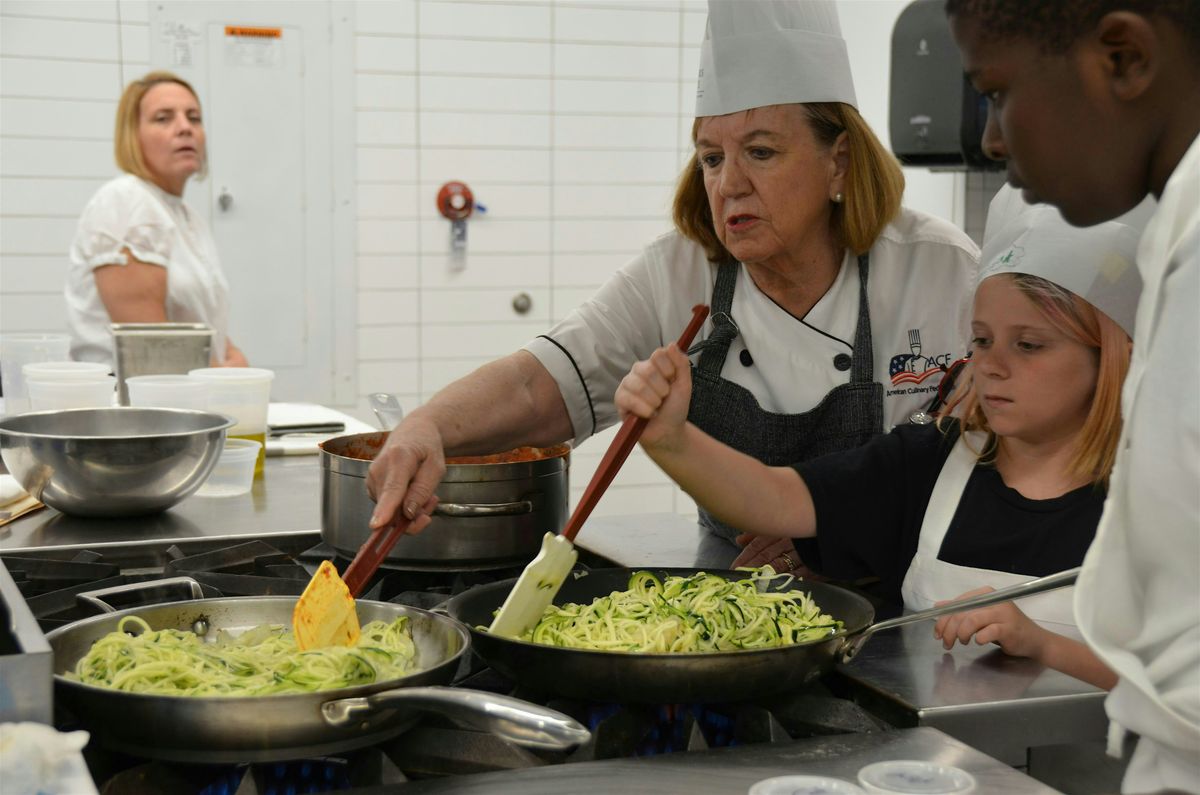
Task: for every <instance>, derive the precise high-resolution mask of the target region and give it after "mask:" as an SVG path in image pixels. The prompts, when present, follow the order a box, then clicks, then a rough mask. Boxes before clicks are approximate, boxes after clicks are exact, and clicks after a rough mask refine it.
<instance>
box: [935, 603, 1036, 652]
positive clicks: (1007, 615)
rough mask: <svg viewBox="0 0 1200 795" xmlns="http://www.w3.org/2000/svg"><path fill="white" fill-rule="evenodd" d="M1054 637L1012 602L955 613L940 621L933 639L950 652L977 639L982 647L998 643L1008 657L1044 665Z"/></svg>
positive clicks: (943, 617)
mask: <svg viewBox="0 0 1200 795" xmlns="http://www.w3.org/2000/svg"><path fill="white" fill-rule="evenodd" d="M994 590H995V588H991V587H988V586H984V587H982V588H976V589H975V590H973V591H967V592H966V593H964V594H960V595H959V596H957V597H955V598H954V599H948V600H946V601H944V602H938V603H937V606H938V607H940V606H941V605H945V604H950V603H952V602H957V601H959V600H960V599H966V598H968V597H971V596H978V595H980V594H985V593H990V592H992V591H994ZM1050 635H1051V633H1050V631H1049V630H1047V629H1043V628H1042V627H1039V626H1038V625H1037V624H1036V623H1035V622H1034V621H1033V620H1032V619H1031V618H1029V616H1027V615H1025V614H1024V613H1022V612H1021V609H1020V608H1018V607H1017V606H1016V605H1014V604H1013V603H1012V602H1004V603H1002V604H998V605H992V606H991V607H981V608H979V609H978V610H968V611H967V612H965V613H951V614H950V615H946V616H942V617H941V618H939V619H938V620H937V623H936V624H935V625H934V627H933V636H934V637H935V638H938V639H940V640H941V641H942V645H943V646H944V647H945V648H947V649H951V648H953V647H954V643H955V642H956V641H957V642H959V643H962V644H963V645H964V646H966V645H967V644H968V643H970V641H971V639H972V638H974V639H975V643H977V644H979V645H980V646H982V645H983V644H985V643H995V644H996V645H997V646H999V647H1000V648H1001V649H1003V650H1004V653H1005V654H1011V655H1012V656H1014V657H1029V658H1032V659H1034V660H1037V661H1039V662H1042V661H1043V660H1042V657H1043V655H1044V651H1045V648H1046V643H1047V639H1048V638H1049V637H1050Z"/></svg>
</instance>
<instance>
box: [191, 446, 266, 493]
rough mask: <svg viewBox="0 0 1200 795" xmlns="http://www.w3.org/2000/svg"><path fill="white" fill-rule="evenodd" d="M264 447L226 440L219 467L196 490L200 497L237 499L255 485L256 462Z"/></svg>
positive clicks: (214, 468) (215, 467) (218, 462)
mask: <svg viewBox="0 0 1200 795" xmlns="http://www.w3.org/2000/svg"><path fill="white" fill-rule="evenodd" d="M261 448H262V445H261V444H259V443H258V442H254V441H251V440H249V439H226V440H225V448H224V449H223V450H222V451H221V457H220V458H218V459H217V465H216V466H214V467H213V471H212V473H211V474H209V476H208V480H206V481H204V485H203V486H201V487H200V488H199V489H197V490H196V495H197V496H199V497H236V496H237V495H239V494H246V493H247V492H249V491H250V487H251V486H253V485H254V462H255V461H257V460H258V453H259V451H260V449H261Z"/></svg>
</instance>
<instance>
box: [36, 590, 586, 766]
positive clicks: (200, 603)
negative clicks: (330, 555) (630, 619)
mask: <svg viewBox="0 0 1200 795" xmlns="http://www.w3.org/2000/svg"><path fill="white" fill-rule="evenodd" d="M178 579H182V580H185V581H187V578H178ZM159 582H160V583H161V582H162V581H159ZM192 584H193V585H195V589H194V590H195V592H196V593H197V594H199V591H200V589H199V585H196V584H195V583H194V581H192ZM126 587H128V586H126ZM109 593H111V589H110V591H109ZM93 601H94V600H93ZM295 603H296V600H295V597H288V596H262V597H229V598H221V599H197V600H193V601H187V602H173V603H170V604H162V605H154V606H149V607H146V606H142V607H135V608H129V609H126V610H120V611H115V612H109V613H105V614H104V615H99V616H94V617H92V618H87V619H83V620H82V621H77V622H75V623H73V624H69V625H67V626H65V627H60V628H58V629H55V630H53V631H52V632H50V633H49V634H48V635H47V636H46V637H47V640H48V641H49V642H50V645H51V647H52V649H53V651H54V672H55V675H54V679H55V689H56V693H57V698H58V699H59V701H60V703H62V704H64V705H66V706H67V707H68V709H70V710H71V712H73V713H74V714H75V715H76V716H77V717H78V718H79V719H80V720H81V721H82V722H83V724H84V727H85V728H87V729H88V730H89V731H91V732H92V736H93V738H94V739H96V740H98V741H99V742H101V743H102V744H104V745H106V746H109V747H111V748H114V749H117V750H120V751H123V752H126V753H130V754H134V755H138V756H148V757H153V758H159V759H170V760H175V761H182V762H203V763H218V762H220V763H225V762H267V761H278V760H284V759H299V758H306V757H313V756H322V755H328V754H332V753H338V752H342V751H347V750H351V749H354V748H361V747H365V746H369V745H374V744H375V743H378V742H380V741H382V740H384V739H387V738H390V737H393V736H395V735H397V734H399V733H401V732H403V731H406V730H407V729H409V728H410V727H411V726H413V724H415V723H416V722H417V720H418V719H419V717H420V715H421V713H423V712H426V711H436V712H439V713H442V714H446V715H448V716H449V717H451V718H453V719H454V720H456V721H459V722H465V723H468V724H470V725H472V726H474V727H476V728H480V729H483V730H485V731H490V732H493V733H495V734H498V735H500V736H502V737H504V738H505V739H507V740H509V741H511V742H514V743H517V744H520V745H523V746H526V747H532V748H559V749H561V748H571V747H573V746H575V745H578V744H580V743H582V742H584V741H585V740H587V738H588V737H589V733H588V731H587V729H585V728H584V727H583V726H581V725H580V724H579V723H577V722H576V721H574V720H573V719H571V718H570V717H569V716H567V715H563V714H562V713H559V712H555V711H554V710H549V709H545V708H543V707H539V706H536V705H534V704H529V703H527V702H524V701H520V700H518V699H515V698H509V697H507V696H497V695H493V694H491V693H485V692H481V691H475V690H468V689H465V688H450V687H440V686H439V685H445V684H447V683H448V682H450V680H451V679H452V678H453V676H454V673H455V671H456V670H457V669H458V665H459V662H460V661H461V659H462V656H463V655H464V654H466V653H467V650H468V649H469V647H470V638H469V635H468V634H467V630H466V628H464V627H463V626H462V625H461V624H459V623H458V622H457V621H454V620H453V619H450V618H447V617H446V616H442V615H436V614H433V613H430V612H427V611H425V610H418V609H416V608H413V607H406V606H404V605H395V604H389V603H386V602H368V601H359V602H358V603H357V606H358V616H359V620H360V621H362V622H363V623H364V624H365V623H366V622H368V621H375V620H382V621H391V620H394V619H395V618H397V617H399V616H408V617H409V625H410V626H411V628H412V635H413V640H414V642H415V643H416V647H417V662H418V664H419V666H420V668H419V670H418V671H417V672H416V673H413V674H410V675H408V676H405V677H403V678H401V679H394V680H391V681H386V682H376V683H374V684H370V685H361V686H358V687H348V688H340V689H337V690H327V691H324V692H320V693H305V694H298V695H277V696H253V697H241V698H238V697H232V698H231V697H221V698H197V697H186V696H158V695H144V694H139V693H125V692H122V691H119V690H112V689H108V688H103V687H96V686H93V685H86V684H82V683H80V682H76V681H72V680H70V679H68V678H66V677H65V676H64V675H63V674H65V673H66V672H67V671H70V670H73V669H74V667H75V664H76V663H77V662H78V661H79V659H80V658H81V657H83V656H84V655H86V654H87V652H88V650H89V649H91V647H92V644H93V643H95V641H96V640H98V639H99V638H101V637H103V636H104V635H106V634H108V633H109V632H112V631H114V630H116V628H117V624H118V622H119V621H120V620H121V619H122V618H123V617H125V616H127V615H137V616H140V617H141V618H142V619H144V620H145V621H146V622H147V623H148V624H150V626H151V627H152V628H154V629H166V628H173V629H181V630H191V631H194V632H196V633H197V634H200V635H202V636H209V637H215V636H216V632H217V630H219V629H224V630H227V631H230V632H233V633H235V634H236V633H238V632H242V631H245V630H247V629H250V628H252V627H255V626H258V625H260V624H284V625H289V624H290V623H291V618H292V608H293V607H294V605H295ZM109 609H110V610H111V608H109Z"/></svg>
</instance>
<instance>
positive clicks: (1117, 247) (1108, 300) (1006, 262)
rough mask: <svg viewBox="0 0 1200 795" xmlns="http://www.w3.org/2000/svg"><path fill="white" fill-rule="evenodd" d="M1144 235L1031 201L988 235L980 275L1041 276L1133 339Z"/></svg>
mask: <svg viewBox="0 0 1200 795" xmlns="http://www.w3.org/2000/svg"><path fill="white" fill-rule="evenodd" d="M989 220H990V219H989ZM1139 237H1140V235H1139V233H1138V232H1137V230H1135V229H1133V228H1132V227H1130V226H1127V225H1125V224H1121V223H1117V222H1115V221H1108V222H1107V223H1103V224H1097V225H1095V226H1089V227H1085V228H1080V227H1077V226H1071V225H1070V224H1069V223H1067V222H1066V221H1065V220H1063V217H1062V215H1061V214H1060V213H1059V212H1058V210H1057V209H1055V208H1054V207H1051V206H1050V205H1048V204H1033V205H1025V207H1024V209H1022V210H1020V211H1019V212H1015V213H1011V214H1010V217H1008V218H1007V220H1006V221H1005V222H1004V223H1003V225H1001V226H998V227H996V228H994V231H991V232H990V233H989V236H988V237H987V239H986V240H984V243H983V255H982V257H981V258H980V264H981V265H982V269H981V272H980V275H979V280H980V281H981V282H982V281H983V280H984V279H987V278H990V277H992V276H996V275H999V274H1002V273H1027V274H1029V275H1031V276H1039V277H1041V278H1043V279H1045V280H1046V281H1049V282H1054V283H1055V284H1057V285H1058V286H1059V287H1063V288H1065V289H1067V290H1070V291H1071V292H1073V293H1075V295H1078V296H1079V297H1080V298H1083V299H1084V300H1085V301H1087V302H1088V303H1090V304H1091V305H1092V306H1094V307H1096V309H1099V310H1100V311H1101V312H1103V313H1104V314H1106V315H1108V316H1109V317H1110V318H1112V319H1113V321H1114V322H1115V323H1116V324H1117V325H1118V326H1120V327H1121V328H1123V329H1124V330H1125V333H1126V334H1128V335H1129V336H1130V338H1132V337H1133V320H1134V316H1135V315H1136V314H1137V304H1138V296H1139V295H1140V294H1141V292H1142V277H1141V275H1140V274H1139V273H1138V270H1137V267H1136V265H1135V264H1134V260H1135V256H1136V254H1137V244H1138V238H1139Z"/></svg>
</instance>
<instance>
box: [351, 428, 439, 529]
mask: <svg viewBox="0 0 1200 795" xmlns="http://www.w3.org/2000/svg"><path fill="white" fill-rule="evenodd" d="M445 474H446V455H445V447H444V445H443V444H442V434H441V431H440V430H438V426H437V423H435V422H433V421H432V420H427V419H426V418H425V417H424V415H423V414H422V413H421V412H420V410H417V411H414V412H413V413H412V414H409V415H408V416H407V417H405V418H404V419H403V420H402V421H401V422H400V424H399V425H397V426H396V429H395V430H394V431H392V432H391V434H390V435H389V436H388V439H387V442H386V443H385V444H384V445H383V449H382V450H380V451H379V455H377V456H375V460H374V461H373V462H371V468H370V469H368V470H367V493H368V494H370V495H371V499H373V500H375V512H374V513H373V514H372V515H371V521H370V523H369V525H370V527H371V529H372V530H373V529H375V528H376V527H380V526H381V525H384V524H387V523H388V522H390V521H391V520H392V517H393V516H395V515H396V514H397V512H398V511H400V510H401V509H402V510H403V512H404V515H405V516H407V517H409V518H414V517H415V518H417V520H418V521H414V522H413V524H412V526H411V527H410V528H409V530H408V532H409V533H418V532H420V531H421V530H422V529H424V526H425V525H426V524H428V522H421V521H420V513H421V511H422V510H423V506H425V505H427V504H428V503H429V501H430V499H431V498H433V496H434V491H435V490H436V489H437V487H438V484H439V483H441V482H442V477H443V476H444V475H445Z"/></svg>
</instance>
